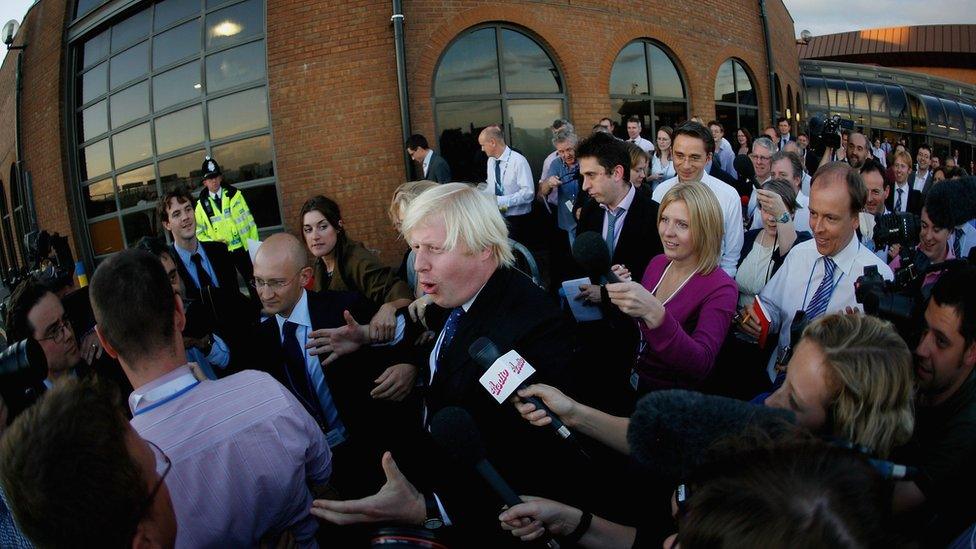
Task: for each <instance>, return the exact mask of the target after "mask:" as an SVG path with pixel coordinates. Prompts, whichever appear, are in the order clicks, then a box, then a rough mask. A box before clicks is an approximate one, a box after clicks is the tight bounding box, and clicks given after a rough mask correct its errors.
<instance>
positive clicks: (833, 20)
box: [783, 0, 976, 36]
mask: <svg viewBox="0 0 976 549" xmlns="http://www.w3.org/2000/svg"><path fill="white" fill-rule="evenodd" d="M970 2H971V0H925V1H919V0H783V3H785V4H786V8H787V9H788V10H790V15H792V16H793V20H794V21H795V25H794V26H795V29H796V34H797V35H798V36H799V34H800V31H802V30H804V29H806V30H809V31H810V32H811V33H813V35H814V36H819V35H822V34H833V33H836V32H847V31H852V30H861V29H874V28H878V27H900V26H914V25H944V24H966V23H969V24H972V23H976V10H974V9H972V8H973V5H972V4H971V3H970Z"/></svg>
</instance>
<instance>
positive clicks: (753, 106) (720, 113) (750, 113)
mask: <svg viewBox="0 0 976 549" xmlns="http://www.w3.org/2000/svg"><path fill="white" fill-rule="evenodd" d="M715 116H716V117H717V118H718V121H719V122H721V123H722V126H723V127H724V128H725V134H726V135H735V132H736V131H737V130H738V129H739V128H746V129H748V130H749V132H750V133H752V135H758V134H759V103H758V102H757V101H756V86H755V85H754V84H753V82H752V78H751V77H750V76H749V72H748V71H747V70H746V67H745V64H744V63H743V62H742V61H740V60H738V59H727V60H726V61H725V63H722V66H721V67H719V68H718V75H717V76H716V77H715Z"/></svg>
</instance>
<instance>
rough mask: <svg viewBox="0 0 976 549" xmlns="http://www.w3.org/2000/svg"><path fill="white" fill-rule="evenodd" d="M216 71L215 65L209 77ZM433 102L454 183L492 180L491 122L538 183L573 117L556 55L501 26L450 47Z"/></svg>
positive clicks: (479, 31)
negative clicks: (554, 130)
mask: <svg viewBox="0 0 976 549" xmlns="http://www.w3.org/2000/svg"><path fill="white" fill-rule="evenodd" d="M246 64H247V58H246V56H243V57H241V66H242V67H244V66H245V65H246ZM244 68H246V67H244ZM244 68H242V70H244ZM210 70H211V67H210V64H209V60H208V65H207V73H208V78H209V74H210ZM261 70H263V68H262V69H261ZM229 72H230V73H233V72H234V71H229ZM242 99H243V98H242ZM434 103H435V106H434V108H435V120H436V126H437V135H438V139H437V142H438V145H439V147H440V153H441V155H442V156H443V157H444V158H445V159H447V162H448V163H449V164H450V165H451V174H452V175H453V177H454V179H455V180H456V181H469V182H480V181H484V180H485V178H486V169H487V157H486V156H485V155H484V154H483V153H481V149H480V147H479V146H478V134H479V133H481V130H482V129H484V128H485V126H488V125H491V124H501V125H502V127H503V128H504V131H505V136H506V139H507V140H508V143H509V145H511V146H512V147H513V148H516V149H518V150H520V151H521V152H522V154H524V155H525V157H526V158H527V159H528V161H529V165H530V166H531V167H532V171H533V176H534V177H535V178H538V177H539V176H540V175H541V174H540V173H539V172H540V171H541V169H542V161H543V160H544V159H545V157H546V156H547V155H548V154H549V153H550V152H551V151H552V144H551V142H550V140H551V138H552V136H551V134H550V132H549V126H550V125H551V124H552V121H553V120H554V119H556V118H562V117H564V116H565V113H566V94H565V88H564V85H563V77H562V73H561V72H560V71H559V68H558V67H557V66H556V64H555V62H554V61H553V60H552V57H551V56H550V55H549V54H548V53H547V52H546V50H545V49H544V48H543V47H542V46H541V45H540V44H539V42H538V41H537V40H536V39H534V38H533V37H531V36H529V35H528V34H526V33H525V32H524V31H522V30H520V29H515V28H511V27H507V26H501V25H492V26H486V27H476V28H474V29H470V30H467V31H465V32H463V33H462V34H461V35H460V36H458V37H457V38H456V39H455V40H454V42H453V43H452V44H451V45H450V46H448V48H447V50H445V52H444V54H443V55H442V56H441V60H440V63H438V66H437V70H436V72H435V76H434ZM227 108H233V105H231V104H228V105H227ZM212 116H213V114H212V113H211V117H212ZM211 131H212V130H211Z"/></svg>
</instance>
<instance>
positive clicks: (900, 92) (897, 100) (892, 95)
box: [885, 85, 908, 120]
mask: <svg viewBox="0 0 976 549" xmlns="http://www.w3.org/2000/svg"><path fill="white" fill-rule="evenodd" d="M885 90H886V91H887V92H888V108H889V109H890V110H891V117H892V118H903V119H905V120H908V100H907V99H905V90H904V89H903V88H902V87H901V86H887V85H886V86H885Z"/></svg>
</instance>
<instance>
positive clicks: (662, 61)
mask: <svg viewBox="0 0 976 549" xmlns="http://www.w3.org/2000/svg"><path fill="white" fill-rule="evenodd" d="M647 48H648V50H650V52H651V84H652V86H653V90H652V91H653V92H654V95H655V96H656V97H684V96H685V88H684V86H683V85H682V84H681V76H680V75H679V74H678V69H677V67H675V66H674V62H673V61H671V58H670V57H668V54H666V53H664V50H662V49H661V48H659V47H657V46H655V45H653V44H648V46H647Z"/></svg>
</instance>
